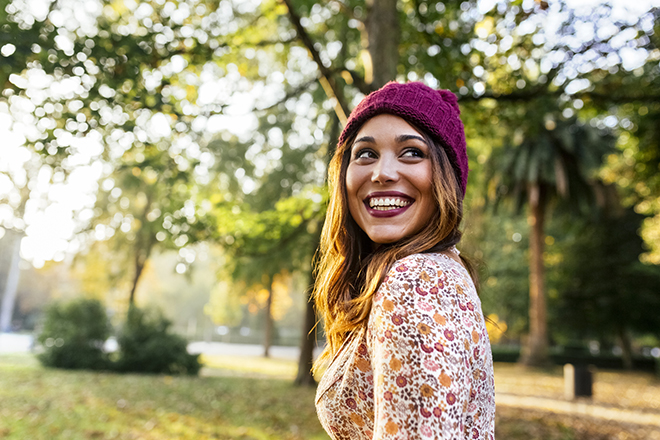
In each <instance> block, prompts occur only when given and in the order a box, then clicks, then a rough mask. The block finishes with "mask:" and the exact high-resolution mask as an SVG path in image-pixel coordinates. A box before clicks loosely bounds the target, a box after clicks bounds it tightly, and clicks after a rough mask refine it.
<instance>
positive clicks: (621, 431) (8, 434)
mask: <svg viewBox="0 0 660 440" xmlns="http://www.w3.org/2000/svg"><path fill="white" fill-rule="evenodd" d="M203 360H204V363H205V365H206V366H205V368H204V370H203V376H202V377H170V376H144V375H119V374H113V373H98V372H82V371H64V370H51V369H44V368H42V367H41V366H40V365H39V364H38V363H37V362H36V360H35V359H34V358H33V357H32V356H30V355H2V356H0V438H3V439H10V440H11V439H17V440H18V439H20V440H24V439H30V440H32V439H35V440H39V439H44V440H46V439H47V440H51V439H67V440H76V439H147V440H152V439H153V440H161V439H223V440H225V439H226V440H248V439H268V440H298V439H305V440H308V439H309V440H321V439H328V436H327V435H326V434H325V433H324V432H323V429H322V428H321V426H320V425H319V423H318V421H317V418H316V414H315V411H314V392H315V391H314V390H313V389H305V388H295V387H293V386H292V385H291V380H292V377H293V375H294V374H295V362H293V361H288V360H282V359H264V358H257V357H239V356H223V357H221V356H207V357H204V358H203ZM596 378H597V381H596V383H595V386H594V401H595V403H599V404H609V405H617V406H618V407H626V408H635V409H638V410H641V411H658V410H659V409H660V400H659V399H660V383H658V381H657V380H655V379H653V377H652V376H650V375H642V374H627V373H626V374H624V373H612V372H602V373H598V374H597V376H596ZM496 384H497V385H496V386H497V389H498V391H499V392H511V393H516V394H529V395H536V396H544V397H554V398H561V393H562V392H563V381H562V377H561V370H557V369H554V370H548V371H537V370H520V369H518V368H516V367H515V366H510V365H505V364H499V365H497V366H496ZM652 428H654V429H652ZM655 431H657V427H645V426H638V425H624V424H617V423H609V422H606V421H603V420H596V419H590V418H585V417H582V418H581V417H574V416H566V415H557V414H552V413H547V412H542V411H534V410H521V409H517V408H507V407H500V408H498V411H497V421H496V438H498V439H499V440H523V439H524V440H530V439H532V440H537V439H538V440H605V439H608V440H610V439H612V440H642V439H643V440H647V439H655V438H660V437H656V436H655Z"/></svg>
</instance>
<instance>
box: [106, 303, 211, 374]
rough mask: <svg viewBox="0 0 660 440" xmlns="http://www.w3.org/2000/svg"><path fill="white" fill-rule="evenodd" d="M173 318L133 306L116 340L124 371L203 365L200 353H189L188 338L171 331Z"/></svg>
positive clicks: (193, 370)
mask: <svg viewBox="0 0 660 440" xmlns="http://www.w3.org/2000/svg"><path fill="white" fill-rule="evenodd" d="M170 326H171V322H170V321H168V320H167V319H166V318H164V317H163V316H162V315H161V314H160V313H158V312H156V311H154V310H149V311H147V310H141V309H139V308H137V307H135V306H133V307H130V308H129V311H128V316H127V319H126V323H125V324H124V327H123V328H122V330H121V332H120V334H119V337H118V338H117V342H118V343H119V353H118V354H119V358H118V359H117V361H116V362H115V364H114V368H115V369H116V370H117V371H121V372H139V373H154V374H155V373H164V374H190V375H196V374H197V373H198V372H199V369H200V368H201V365H200V363H199V360H198V357H199V355H191V354H189V353H188V351H187V349H186V346H187V345H188V344H187V342H186V340H185V339H184V338H182V337H181V336H178V335H175V334H173V333H171V332H170V331H169V329H170Z"/></svg>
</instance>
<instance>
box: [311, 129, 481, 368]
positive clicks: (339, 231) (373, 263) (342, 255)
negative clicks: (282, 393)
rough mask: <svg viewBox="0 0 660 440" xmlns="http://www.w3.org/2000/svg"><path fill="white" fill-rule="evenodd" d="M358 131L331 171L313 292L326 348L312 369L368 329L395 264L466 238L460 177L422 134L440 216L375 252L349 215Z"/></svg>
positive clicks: (340, 148)
mask: <svg viewBox="0 0 660 440" xmlns="http://www.w3.org/2000/svg"><path fill="white" fill-rule="evenodd" d="M411 125H412V124H411ZM413 127H414V126H413ZM357 131H358V130H356V132H355V134H354V135H353V136H351V137H350V138H349V139H347V140H346V142H344V143H343V144H342V145H339V146H338V147H337V150H336V151H335V154H334V156H333V158H332V160H331V162H330V166H329V169H328V183H329V187H330V203H329V205H328V211H327V213H326V218H325V224H324V225H323V230H322V232H321V244H320V248H319V258H318V264H317V266H316V272H317V273H316V285H315V287H314V299H315V303H316V308H317V312H318V313H319V315H320V316H321V317H322V319H323V323H324V327H325V334H326V339H327V346H326V349H325V350H324V352H323V353H322V355H321V356H320V357H319V359H318V360H317V361H316V362H315V364H314V370H318V369H319V367H321V366H322V365H323V364H324V363H325V361H326V360H328V359H330V358H332V356H334V354H335V353H336V352H337V351H338V350H339V348H340V347H341V345H342V344H343V342H344V341H345V340H346V338H347V337H348V336H349V335H350V334H351V332H353V331H354V330H356V329H358V328H360V327H361V326H363V325H366V322H367V319H368V318H369V312H370V311H371V302H372V297H373V295H374V293H375V292H376V290H377V289H378V287H380V284H381V282H382V280H383V278H384V277H385V275H386V274H387V272H388V270H389V269H390V267H391V266H392V264H394V262H395V261H397V260H399V259H401V258H404V257H407V256H408V255H412V254H417V253H425V252H426V253H428V252H442V251H446V250H448V249H449V248H451V247H452V246H454V245H455V244H457V243H458V242H459V241H460V239H461V235H462V234H461V231H460V230H459V225H460V223H461V220H462V217H463V194H462V192H461V188H460V185H459V182H458V179H457V178H456V174H455V172H454V170H453V167H452V165H451V163H450V161H449V159H448V157H447V154H446V153H445V149H444V148H443V146H442V145H441V144H439V143H438V142H437V141H435V140H434V139H431V138H430V137H429V136H428V135H427V134H426V133H424V132H423V131H421V130H419V129H418V131H419V132H420V133H422V135H423V136H424V138H425V140H426V142H427V144H428V145H429V150H430V152H431V154H430V158H431V166H432V176H433V192H434V194H435V200H436V204H437V206H436V208H437V209H436V213H437V214H436V215H435V216H434V217H433V218H432V219H431V221H430V222H429V223H428V224H427V225H426V226H425V227H424V228H423V229H422V230H421V231H419V232H417V233H416V234H415V235H413V236H410V237H405V238H403V239H402V240H400V241H398V242H396V243H392V244H387V245H381V246H379V247H378V248H377V249H375V250H374V249H373V246H372V245H373V243H372V242H371V240H370V239H369V237H368V236H367V235H366V233H365V232H364V231H362V229H360V227H359V226H358V225H357V223H356V222H355V220H353V218H352V216H351V215H350V213H349V210H348V195H347V191H346V173H347V170H348V164H349V161H350V157H351V147H352V145H353V142H354V140H355V136H356V134H357ZM461 259H462V260H463V263H464V264H465V266H466V268H467V269H468V271H469V273H470V276H471V277H472V279H473V280H475V284H476V272H475V270H474V269H473V267H472V265H471V264H470V263H469V261H467V260H466V259H465V258H464V257H463V256H461Z"/></svg>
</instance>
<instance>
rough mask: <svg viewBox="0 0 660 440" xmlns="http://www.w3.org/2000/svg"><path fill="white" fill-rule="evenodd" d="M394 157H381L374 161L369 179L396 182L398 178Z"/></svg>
mask: <svg viewBox="0 0 660 440" xmlns="http://www.w3.org/2000/svg"><path fill="white" fill-rule="evenodd" d="M397 166H398V164H397V161H396V159H395V158H388V157H381V158H380V159H379V160H378V162H376V164H375V166H374V169H373V172H372V174H371V181H372V182H375V183H376V182H377V183H385V182H396V181H397V180H398V179H399V171H398V169H397Z"/></svg>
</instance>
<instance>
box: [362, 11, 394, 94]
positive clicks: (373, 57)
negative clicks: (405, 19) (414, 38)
mask: <svg viewBox="0 0 660 440" xmlns="http://www.w3.org/2000/svg"><path fill="white" fill-rule="evenodd" d="M396 4H397V0H367V18H366V20H365V21H364V28H365V32H366V34H367V35H366V43H367V44H366V46H367V51H368V54H367V53H365V55H366V57H365V58H368V59H365V60H364V65H365V81H366V82H367V83H371V88H372V89H373V90H376V89H379V88H381V87H382V86H384V85H385V84H386V83H387V82H388V81H392V80H394V79H396V68H397V64H398V63H399V40H400V34H401V31H400V28H399V17H398V12H397V9H396Z"/></svg>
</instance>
